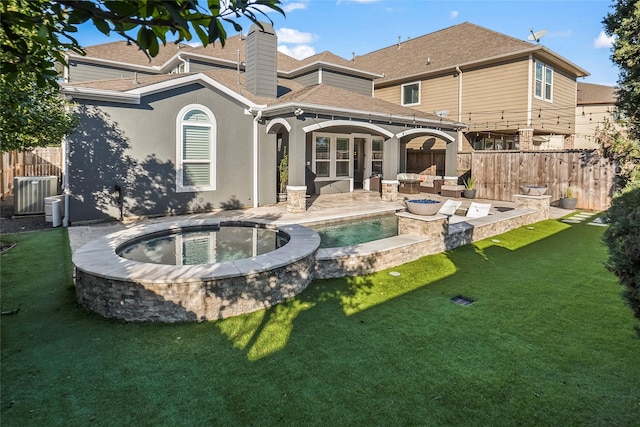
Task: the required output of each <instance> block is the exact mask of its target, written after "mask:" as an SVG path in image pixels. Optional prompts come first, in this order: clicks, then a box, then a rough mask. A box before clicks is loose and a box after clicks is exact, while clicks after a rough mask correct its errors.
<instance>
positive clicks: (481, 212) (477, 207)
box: [466, 202, 491, 218]
mask: <svg viewBox="0 0 640 427" xmlns="http://www.w3.org/2000/svg"><path fill="white" fill-rule="evenodd" d="M490 209H491V203H476V202H471V205H470V206H469V210H467V215H466V217H467V218H482V217H483V216H487V215H489V210H490Z"/></svg>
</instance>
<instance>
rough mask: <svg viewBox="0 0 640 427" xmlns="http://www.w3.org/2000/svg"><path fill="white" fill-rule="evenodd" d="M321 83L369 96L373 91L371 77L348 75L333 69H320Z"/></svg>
mask: <svg viewBox="0 0 640 427" xmlns="http://www.w3.org/2000/svg"><path fill="white" fill-rule="evenodd" d="M322 83H324V84H326V85H329V86H335V87H339V88H341V89H346V90H349V91H351V92H355V93H359V94H362V95H366V96H371V94H372V92H373V82H372V80H371V79H366V78H362V77H357V76H349V75H347V74H344V73H340V72H337V71H333V70H327V69H323V70H322Z"/></svg>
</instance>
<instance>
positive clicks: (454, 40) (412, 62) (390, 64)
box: [354, 22, 540, 83]
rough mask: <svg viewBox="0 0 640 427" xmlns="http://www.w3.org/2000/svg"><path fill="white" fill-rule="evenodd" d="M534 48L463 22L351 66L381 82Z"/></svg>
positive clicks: (395, 46)
mask: <svg viewBox="0 0 640 427" xmlns="http://www.w3.org/2000/svg"><path fill="white" fill-rule="evenodd" d="M538 48H540V47H539V46H538V45H535V44H533V43H528V42H525V41H522V40H518V39H516V38H514V37H510V36H507V35H505V34H501V33H498V32H495V31H492V30H489V29H487V28H484V27H480V26H478V25H475V24H472V23H469V22H465V23H463V24H459V25H455V26H453V27H448V28H445V29H442V30H439V31H435V32H433V33H430V34H426V35H424V36H421V37H416V38H414V39H411V40H407V41H404V42H401V43H399V44H396V45H393V46H389V47H386V48H384V49H380V50H376V51H374V52H371V53H368V54H366V55H362V56H357V57H356V58H355V62H354V65H357V66H364V67H367V68H371V69H373V70H376V71H377V72H379V73H384V75H385V76H384V78H382V79H378V80H376V83H383V82H386V81H390V80H395V79H398V78H402V77H405V76H416V75H420V74H425V73H428V72H430V71H432V70H437V69H446V68H453V67H455V66H456V65H462V64H467V63H473V62H477V61H482V60H486V59H488V58H494V57H500V56H504V55H508V54H513V53H515V52H523V51H527V50H536V49H538ZM427 62H429V64H427Z"/></svg>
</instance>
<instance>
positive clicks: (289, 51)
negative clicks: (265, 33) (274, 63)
mask: <svg viewBox="0 0 640 427" xmlns="http://www.w3.org/2000/svg"><path fill="white" fill-rule="evenodd" d="M278 51H279V52H282V53H284V54H285V55H289V56H291V57H293V58H296V59H304V58H308V57H310V56H313V55H315V54H316V51H315V49H314V48H313V46H309V45H306V44H299V45H297V46H293V47H289V46H285V45H280V46H278Z"/></svg>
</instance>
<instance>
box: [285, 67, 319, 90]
mask: <svg viewBox="0 0 640 427" xmlns="http://www.w3.org/2000/svg"><path fill="white" fill-rule="evenodd" d="M318 74H319V72H318V70H315V71H312V72H310V73H306V74H302V75H300V76H297V77H294V78H293V79H291V80H293V81H294V82H296V83H298V84H301V85H302V86H305V87H308V86H313V85H317V84H318V81H319V77H318Z"/></svg>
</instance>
